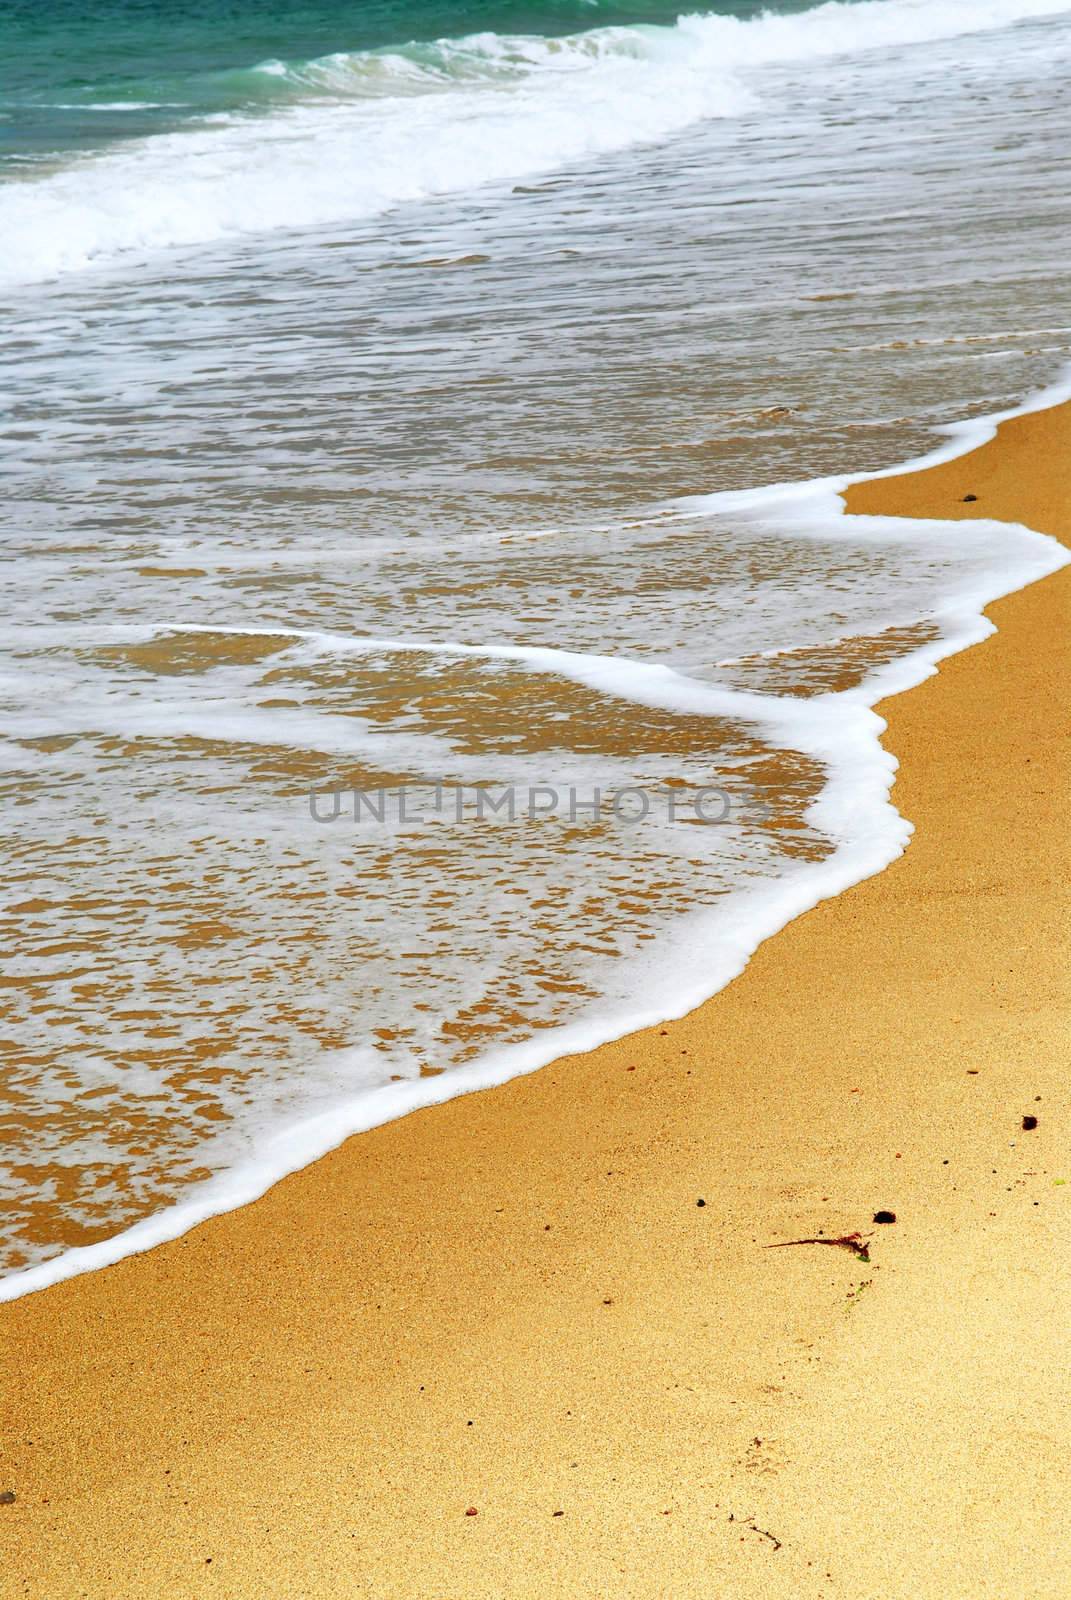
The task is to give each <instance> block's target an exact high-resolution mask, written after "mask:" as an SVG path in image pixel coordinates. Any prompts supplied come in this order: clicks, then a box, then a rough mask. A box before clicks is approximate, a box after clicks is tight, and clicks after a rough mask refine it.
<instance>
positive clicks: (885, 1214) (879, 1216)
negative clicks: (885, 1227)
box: [874, 1211, 896, 1222]
mask: <svg viewBox="0 0 1071 1600" xmlns="http://www.w3.org/2000/svg"><path fill="white" fill-rule="evenodd" d="M874 1221H875V1222H895V1221H896V1212H895V1211H875V1213H874Z"/></svg>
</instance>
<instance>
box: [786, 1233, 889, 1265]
mask: <svg viewBox="0 0 1071 1600" xmlns="http://www.w3.org/2000/svg"><path fill="white" fill-rule="evenodd" d="M793 1244H832V1245H838V1246H839V1247H840V1249H841V1250H850V1251H851V1252H852V1254H853V1255H855V1256H858V1257H859V1259H860V1261H869V1260H870V1251H869V1250H868V1248H867V1242H866V1240H865V1239H864V1238H863V1235H862V1234H861V1233H845V1234H843V1235H842V1236H841V1238H839V1239H778V1240H777V1241H776V1242H775V1243H774V1244H768V1245H766V1246H765V1248H766V1249H767V1250H786V1249H787V1248H788V1247H789V1245H793Z"/></svg>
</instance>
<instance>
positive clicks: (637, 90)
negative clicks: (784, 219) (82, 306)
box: [0, 0, 1068, 284]
mask: <svg viewBox="0 0 1071 1600" xmlns="http://www.w3.org/2000/svg"><path fill="white" fill-rule="evenodd" d="M1067 10H1068V0H858V3H854V4H843V3H838V0H831V3H828V4H825V5H821V6H818V7H816V8H815V9H813V10H810V11H805V12H800V13H796V14H794V15H769V14H766V15H762V16H759V17H757V18H754V19H752V20H750V21H742V20H739V19H736V18H732V17H724V16H718V15H693V16H686V17H683V18H681V19H680V21H679V22H678V23H677V24H676V25H675V26H673V27H658V26H637V27H631V28H626V27H611V28H603V29H593V30H591V31H590V32H588V33H583V34H577V35H574V36H572V37H568V38H564V39H544V38H537V37H526V36H516V37H510V36H499V35H496V34H477V35H473V36H471V37H469V38H465V39H460V40H443V41H440V42H439V43H438V44H435V45H421V46H411V47H408V49H406V50H393V51H371V52H357V53H351V54H344V55H331V56H326V57H323V58H321V59H319V60H316V61H311V62H304V63H285V62H265V63H262V64H261V65H260V67H259V68H255V69H253V71H256V72H259V75H260V77H261V79H262V81H263V82H264V83H265V84H267V83H269V82H270V83H275V84H277V85H278V90H279V98H278V99H277V100H276V99H274V98H272V97H269V100H268V103H267V105H262V106H259V107H258V108H257V109H255V110H254V109H251V110H250V111H249V112H248V113H245V112H243V113H241V114H219V115H215V116H211V117H206V118H205V119H204V120H203V121H202V122H201V124H200V125H199V126H197V127H194V128H190V129H187V130H185V131H182V132H174V133H167V134H160V135H157V136H154V137H149V138H145V139H142V140H135V141H131V142H130V143H128V144H126V145H124V146H122V147H121V148H113V149H111V150H108V151H106V152H105V153H102V154H100V155H98V156H96V157H93V158H80V159H79V160H77V161H76V162H74V163H72V164H71V165H69V166H66V167H63V168H60V169H59V170H56V171H52V172H50V173H49V174H48V175H45V176H42V177H40V178H36V179H25V178H20V179H18V180H17V181H12V182H9V183H7V184H6V185H5V186H4V187H3V188H2V189H0V238H2V239H3V241H4V244H3V249H2V251H0V283H5V282H6V283H8V284H18V283H27V282H34V281H41V280H47V279H50V278H54V277H56V276H58V275H61V274H63V273H65V272H69V271H72V270H77V269H80V268H85V267H87V266H90V265H106V264H108V263H111V262H114V261H115V260H116V258H120V259H121V258H123V257H133V258H142V257H145V256H146V255H151V254H153V253H155V252H158V251H160V250H166V249H168V248H170V247H177V246H189V245H197V244H205V243H209V242H211V241H215V240H220V239H225V238H227V237H229V236H233V235H246V234H249V235H255V234H262V233H265V232H270V231H272V230H275V229H286V228H301V227H310V226H314V225H320V226H326V225H345V224H350V223H354V222H357V221H360V220H361V219H367V218H371V217H375V216H378V215H381V214H382V213H384V212H386V211H388V210H389V209H390V208H392V207H394V206H397V205H400V204H403V203H405V202H409V201H415V200H420V199H424V198H427V197H429V196H436V195H446V194H457V193H464V192H466V191H468V190H470V189H475V188H477V187H480V186H482V185H488V184H502V183H508V182H510V181H515V180H518V179H521V178H524V177H528V176H532V175H536V174H544V173H549V172H553V171H555V170H556V169H559V168H561V167H562V166H564V165H566V164H569V163H575V162H577V161H580V160H584V159H586V158H589V157H596V156H600V155H605V154H607V153H608V152H611V151H615V150H621V149H625V148H627V147H629V146H633V145H641V144H644V143H649V142H651V141H657V140H661V139H664V138H666V137H667V136H669V135H671V134H673V133H675V132H678V131H679V130H681V129H683V128H686V127H688V126H689V125H691V124H694V123H696V122H700V121H702V120H704V119H706V118H717V117H734V116H740V115H744V114H746V113H751V112H757V111H761V110H763V109H764V108H765V109H768V110H770V111H773V112H776V91H775V89H774V87H773V86H771V85H770V84H769V83H767V82H766V81H765V80H764V78H763V76H762V74H763V70H764V69H767V68H782V69H785V70H789V71H792V72H794V73H796V74H805V73H807V72H808V71H809V69H810V67H811V64H812V63H814V62H816V61H818V60H820V59H822V58H824V57H830V56H836V55H845V54H852V53H856V52H866V51H874V50H882V51H894V50H898V49H902V48H907V47H910V46H913V45H919V44H924V43H927V42H930V41H935V40H941V39H954V38H956V37H958V36H960V35H965V34H970V33H980V32H985V31H987V30H992V29H1004V28H1007V27H1008V26H1009V25H1012V24H1014V23H1016V22H1018V21H1025V20H1029V19H1031V18H1038V17H1044V16H1051V15H1059V14H1063V13H1065V12H1066V11H1067Z"/></svg>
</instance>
